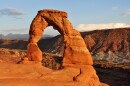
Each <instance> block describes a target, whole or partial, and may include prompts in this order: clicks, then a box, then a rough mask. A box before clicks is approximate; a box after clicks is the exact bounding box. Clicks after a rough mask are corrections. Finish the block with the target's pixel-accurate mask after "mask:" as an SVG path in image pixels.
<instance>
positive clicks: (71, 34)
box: [22, 10, 101, 86]
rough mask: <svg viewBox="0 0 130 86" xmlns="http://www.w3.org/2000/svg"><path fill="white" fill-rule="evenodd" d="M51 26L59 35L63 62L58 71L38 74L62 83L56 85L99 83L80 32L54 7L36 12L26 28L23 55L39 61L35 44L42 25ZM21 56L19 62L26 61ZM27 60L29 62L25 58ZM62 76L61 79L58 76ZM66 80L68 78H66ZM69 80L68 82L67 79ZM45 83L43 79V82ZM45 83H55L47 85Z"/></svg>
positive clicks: (40, 53)
mask: <svg viewBox="0 0 130 86" xmlns="http://www.w3.org/2000/svg"><path fill="white" fill-rule="evenodd" d="M47 26H53V28H54V29H56V30H58V31H59V33H60V34H61V35H63V38H64V43H65V48H64V49H65V50H64V54H63V66H64V68H63V69H62V70H61V71H57V72H53V73H51V74H49V75H47V76H43V77H41V78H42V79H43V80H44V81H45V80H47V81H50V80H51V81H53V82H55V83H56V82H57V81H60V82H61V83H64V82H66V83H64V84H60V83H59V84H58V86H65V85H68V86H74V85H75V86H92V85H93V86H100V85H101V83H100V81H99V78H98V76H97V75H96V72H95V70H94V68H93V67H92V65H93V61H92V57H91V54H90V52H89V51H88V49H87V48H86V45H85V42H84V40H83V38H82V37H81V35H80V33H79V32H78V31H77V30H75V29H74V28H73V26H72V24H71V23H70V21H69V20H68V19H67V13H66V12H63V11H58V10H41V11H39V12H38V14H37V15H36V17H35V18H34V20H33V21H32V24H31V26H30V31H29V35H30V38H29V44H28V47H27V58H28V60H29V61H34V63H35V62H36V63H37V62H41V61H42V52H41V50H40V49H39V48H38V46H37V42H38V41H39V40H40V38H41V36H42V34H43V32H44V29H45V28H46V27H47ZM25 60H26V61H24V60H23V62H22V63H24V62H25V63H27V59H25ZM29 63H30V62H29ZM61 77H62V79H61ZM68 80H69V81H68ZM67 82H71V83H67ZM44 84H45V83H44ZM48 86H55V85H53V84H52V85H49V84H48Z"/></svg>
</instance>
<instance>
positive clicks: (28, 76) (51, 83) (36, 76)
mask: <svg viewBox="0 0 130 86" xmlns="http://www.w3.org/2000/svg"><path fill="white" fill-rule="evenodd" d="M0 71H1V73H0V76H1V77H0V86H43V85H44V86H91V85H93V86H102V85H101V84H100V82H99V80H98V76H97V75H96V72H95V70H94V69H93V67H92V66H87V65H85V66H81V68H80V69H79V67H78V65H74V66H73V67H72V65H71V66H70V67H69V66H68V67H65V68H64V69H62V70H59V71H53V70H51V69H48V68H45V67H43V66H41V65H39V64H34V65H25V64H17V65H16V64H5V63H0ZM81 71H83V72H82V75H80V74H81ZM61 77H62V78H61ZM76 77H78V78H76Z"/></svg>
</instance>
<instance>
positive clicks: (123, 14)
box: [121, 12, 130, 17]
mask: <svg viewBox="0 0 130 86" xmlns="http://www.w3.org/2000/svg"><path fill="white" fill-rule="evenodd" d="M129 15H130V12H125V13H122V14H121V16H122V17H127V16H129Z"/></svg>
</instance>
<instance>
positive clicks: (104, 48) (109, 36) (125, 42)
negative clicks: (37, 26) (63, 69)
mask: <svg viewBox="0 0 130 86" xmlns="http://www.w3.org/2000/svg"><path fill="white" fill-rule="evenodd" d="M81 35H82V37H83V39H84V41H85V43H86V46H87V48H88V49H89V51H90V52H91V54H92V56H93V58H94V59H96V60H107V61H113V62H129V63H130V28H121V29H108V30H95V31H90V32H81ZM27 43H28V41H27V40H26V41H25V40H0V47H5V48H15V49H26V46H27ZM38 46H39V47H40V49H41V50H42V51H43V52H48V53H54V54H61V55H62V54H63V51H64V43H63V37H62V36H61V35H58V36H56V37H53V38H48V39H41V40H40V41H39V42H38Z"/></svg>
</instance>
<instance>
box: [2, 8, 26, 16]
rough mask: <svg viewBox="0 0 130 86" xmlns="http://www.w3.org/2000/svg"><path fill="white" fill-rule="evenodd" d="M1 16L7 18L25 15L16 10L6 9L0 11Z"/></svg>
mask: <svg viewBox="0 0 130 86" xmlns="http://www.w3.org/2000/svg"><path fill="white" fill-rule="evenodd" d="M0 15H1V16H5V15H6V16H23V15H25V13H24V12H22V11H20V10H19V9H16V8H5V9H0Z"/></svg>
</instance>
